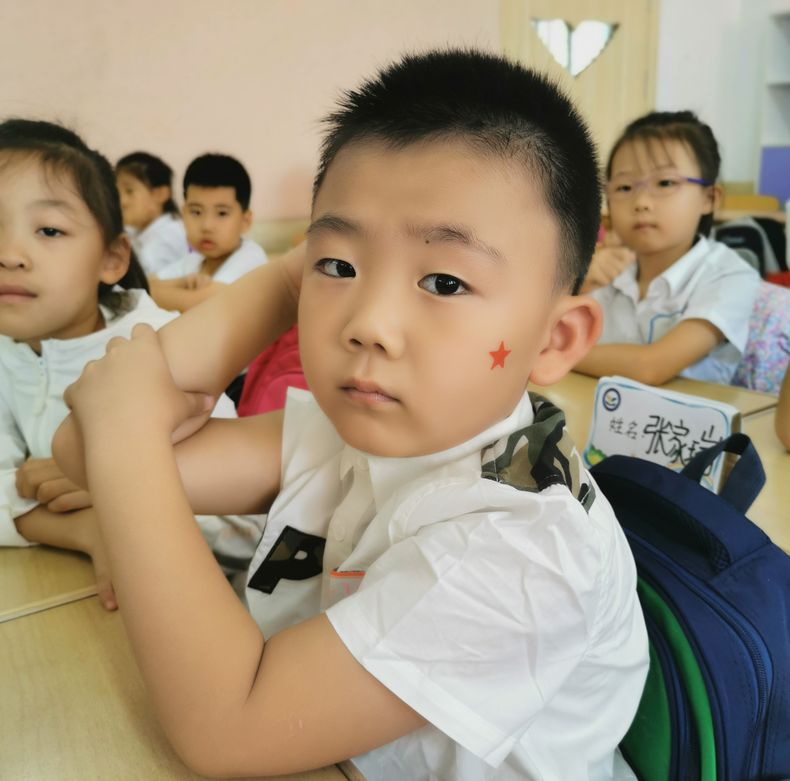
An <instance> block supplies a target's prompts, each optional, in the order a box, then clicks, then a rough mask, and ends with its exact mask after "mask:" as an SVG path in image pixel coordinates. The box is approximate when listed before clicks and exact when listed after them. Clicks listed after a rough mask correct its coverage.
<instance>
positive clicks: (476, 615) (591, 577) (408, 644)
mask: <svg viewBox="0 0 790 781" xmlns="http://www.w3.org/2000/svg"><path fill="white" fill-rule="evenodd" d="M574 501H575V500H574ZM533 505H534V506H533V508H532V510H531V511H530V510H527V511H526V512H522V511H521V510H519V512H518V513H517V514H516V513H513V512H510V511H508V510H497V511H489V512H485V511H483V512H479V513H474V514H470V515H466V516H463V517H461V518H455V519H452V520H448V521H444V522H440V523H433V524H431V525H429V526H425V527H423V528H422V529H421V530H420V531H419V532H418V533H417V534H416V535H415V536H412V537H407V538H406V539H405V540H403V541H401V542H397V543H396V544H395V545H393V546H392V547H391V548H389V549H388V550H387V551H386V553H384V554H383V555H382V556H381V557H380V558H378V559H377V560H376V561H375V562H374V563H373V565H372V566H371V567H370V568H369V569H368V571H367V573H366V575H365V576H364V578H363V580H362V584H361V585H360V588H359V590H358V591H357V592H356V593H355V594H353V595H351V596H348V597H346V598H344V599H342V600H341V601H340V602H338V603H336V604H335V605H333V606H332V607H330V608H329V609H328V610H327V613H326V615H327V617H328V618H329V620H330V622H331V623H332V626H333V627H334V629H335V631H336V632H337V634H338V636H339V637H340V639H341V640H342V641H343V643H344V644H345V645H346V647H347V648H348V650H349V651H350V652H351V654H352V655H353V656H354V657H355V658H356V659H357V661H358V662H360V664H362V666H363V667H364V668H365V669H366V670H367V671H368V672H369V673H371V674H372V675H374V676H375V677H376V678H377V679H378V680H379V681H381V682H382V683H383V684H384V685H385V686H386V687H387V688H388V689H390V691H392V692H393V693H394V694H396V695H397V696H398V697H399V698H400V699H402V700H403V701H404V702H406V703H407V704H408V705H409V706H410V707H412V708H413V709H414V710H416V711H417V712H418V713H420V714H421V715H422V716H424V717H425V718H426V719H427V720H428V721H429V722H431V724H433V725H434V726H435V727H437V728H438V729H439V730H441V731H442V732H444V733H445V734H446V735H448V736H449V737H450V738H452V739H453V740H455V741H456V742H457V743H460V744H461V745H462V746H464V747H465V748H466V749H468V750H469V751H471V752H472V753H474V754H475V755H476V756H478V757H480V758H481V759H483V760H485V761H486V762H487V763H489V764H491V765H494V766H496V765H498V764H499V763H500V762H501V761H502V760H503V759H504V757H505V756H507V754H509V753H510V751H511V750H512V749H513V748H514V747H515V745H516V744H517V742H518V740H519V739H520V737H521V736H522V735H523V734H524V733H525V732H526V730H527V729H528V728H529V726H530V724H531V723H532V722H533V721H534V720H535V719H536V718H537V717H538V716H539V714H540V713H541V710H542V709H543V708H544V707H546V705H547V703H548V702H549V701H550V700H551V699H552V698H553V697H554V696H555V695H556V693H557V692H558V690H559V689H560V688H561V687H562V686H563V684H565V682H566V681H567V680H568V678H569V677H570V676H571V674H572V673H573V672H574V670H575V669H576V668H577V666H578V665H579V664H580V662H581V660H582V659H583V657H584V654H585V651H586V650H587V648H588V645H589V643H590V638H591V636H592V633H593V625H594V622H595V614H596V607H597V603H598V589H599V583H598V581H599V575H600V561H599V554H598V549H597V546H595V545H594V544H591V543H590V537H589V533H586V532H585V531H584V528H583V525H584V524H585V523H586V524H587V525H588V527H589V521H588V519H587V516H586V513H585V512H584V510H583V509H582V508H581V506H580V505H579V506H578V509H577V510H575V509H574V508H571V507H570V503H569V502H568V501H551V500H549V501H548V502H545V501H543V500H542V499H536V501H535V502H534V503H533ZM563 529H564V530H563ZM568 530H570V531H568ZM577 533H578V537H576V536H574V535H576V534H577ZM568 534H570V536H567V535H568Z"/></svg>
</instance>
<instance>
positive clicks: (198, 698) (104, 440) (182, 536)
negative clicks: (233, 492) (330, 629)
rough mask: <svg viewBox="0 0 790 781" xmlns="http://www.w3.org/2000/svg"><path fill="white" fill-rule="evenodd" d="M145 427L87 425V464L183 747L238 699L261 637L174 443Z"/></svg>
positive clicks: (119, 589) (130, 610)
mask: <svg viewBox="0 0 790 781" xmlns="http://www.w3.org/2000/svg"><path fill="white" fill-rule="evenodd" d="M142 429H143V430H138V431H137V435H136V436H129V437H127V436H119V433H118V432H117V431H113V432H107V433H106V435H104V436H98V437H92V436H90V435H86V439H87V453H88V474H89V477H90V482H91V487H92V495H93V500H94V506H95V508H96V511H97V513H98V515H99V519H100V523H101V529H102V539H103V541H104V545H105V549H106V551H107V554H108V558H109V562H110V569H111V571H112V575H113V585H114V587H115V593H116V595H117V597H118V603H119V605H120V606H121V611H122V616H123V620H124V624H125V626H126V630H127V633H128V636H129V640H130V642H131V645H132V647H133V649H134V652H135V656H136V658H137V660H138V664H139V666H140V670H141V672H142V675H143V678H144V679H145V682H146V685H147V687H148V689H149V692H150V693H151V696H152V699H153V701H154V705H155V708H156V711H157V714H158V716H159V718H160V720H161V722H162V725H163V727H164V728H165V730H166V732H167V733H168V736H169V737H170V739H171V741H172V742H173V744H174V745H175V747H176V749H177V750H180V749H182V748H183V746H184V744H185V742H189V741H190V740H192V739H193V736H194V735H195V734H202V733H201V730H205V729H209V730H210V729H212V725H213V724H214V723H215V722H217V723H219V722H221V721H222V720H223V719H226V718H227V717H228V716H229V715H230V714H231V713H232V712H235V711H236V710H237V709H239V708H241V706H242V705H243V703H244V702H245V701H246V697H247V694H248V693H249V690H250V688H251V686H252V683H253V681H254V679H255V676H256V672H257V669H258V665H259V662H260V658H261V654H262V651H263V637H262V636H261V633H260V630H259V629H258V627H257V626H256V624H255V622H254V621H253V620H252V618H251V617H250V615H249V613H247V611H246V610H245V609H244V607H243V606H242V604H241V603H240V602H239V600H238V599H237V598H236V596H235V594H234V593H233V591H232V589H231V588H230V586H229V585H228V582H227V580H226V579H225V577H224V576H223V575H222V572H221V571H220V569H219V567H218V566H217V564H216V562H215V561H214V558H213V556H212V554H211V552H210V550H209V549H208V547H207V545H206V543H205V541H204V539H203V536H202V534H201V533H200V531H199V529H198V527H197V524H196V523H195V520H194V517H193V516H192V513H191V511H190V508H189V504H188V502H187V499H186V496H185V495H184V492H183V489H182V488H181V482H180V478H179V474H178V469H177V466H176V462H175V459H174V456H173V450H172V446H171V445H170V443H169V441H168V440H167V438H166V437H165V436H163V435H162V433H161V432H155V431H148V430H145V426H143V427H142ZM141 486H143V487H144V488H141Z"/></svg>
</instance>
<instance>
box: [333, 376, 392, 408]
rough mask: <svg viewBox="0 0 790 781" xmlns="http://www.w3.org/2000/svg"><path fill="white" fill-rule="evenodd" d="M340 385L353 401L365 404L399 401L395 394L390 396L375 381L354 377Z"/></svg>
mask: <svg viewBox="0 0 790 781" xmlns="http://www.w3.org/2000/svg"><path fill="white" fill-rule="evenodd" d="M340 387H341V390H342V391H344V392H345V394H346V395H347V396H348V398H349V399H351V400H352V401H360V402H362V403H363V404H370V405H375V404H391V403H396V402H398V399H396V398H395V397H394V396H390V395H389V394H388V393H387V392H386V391H385V390H384V389H383V388H381V387H379V386H378V385H376V383H375V382H368V381H367V380H355V379H353V378H352V379H350V380H346V382H344V383H343V384H342V385H341V386H340Z"/></svg>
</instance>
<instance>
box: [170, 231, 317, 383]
mask: <svg viewBox="0 0 790 781" xmlns="http://www.w3.org/2000/svg"><path fill="white" fill-rule="evenodd" d="M303 264H304V245H301V246H299V247H297V248H296V249H294V250H292V251H291V252H289V253H288V254H287V255H285V256H283V257H282V258H280V259H278V260H276V261H273V262H271V263H267V264H265V265H263V266H260V267H258V268H256V269H253V270H252V271H250V272H249V273H248V274H245V275H244V276H243V277H242V278H241V279H239V280H238V281H237V282H234V283H233V284H232V285H228V286H227V287H226V288H225V289H224V290H221V291H220V292H218V293H217V294H216V295H213V296H211V297H210V298H208V299H207V300H206V301H204V302H203V304H202V305H201V306H199V307H195V308H194V309H190V310H189V311H188V312H185V313H184V314H183V315H182V316H181V317H179V318H176V319H175V320H173V321H172V322H170V323H168V324H167V325H165V326H164V327H163V328H162V329H161V330H160V331H159V334H160V342H161V344H162V349H163V350H164V353H165V356H166V358H167V361H168V364H169V366H170V371H171V373H172V375H173V379H174V381H175V383H176V385H177V386H178V387H179V388H181V389H182V390H189V391H201V392H204V393H209V394H211V395H212V396H214V398H218V397H219V394H220V393H221V392H222V391H223V390H225V388H227V386H228V385H229V384H230V382H231V380H233V379H234V378H235V377H237V376H238V375H239V373H240V372H241V371H242V370H243V369H244V368H245V367H246V366H248V365H249V364H250V362H251V361H252V360H253V359H254V358H255V357H256V356H257V355H258V354H259V353H261V352H262V351H263V350H264V349H265V348H266V347H268V346H269V345H270V344H271V343H272V342H273V341H274V340H275V339H277V338H278V337H279V336H281V335H282V334H283V333H284V332H285V331H287V330H288V329H289V328H290V327H291V326H292V325H293V324H294V323H295V322H296V310H297V303H298V299H299V287H300V285H301V278H302V266H303Z"/></svg>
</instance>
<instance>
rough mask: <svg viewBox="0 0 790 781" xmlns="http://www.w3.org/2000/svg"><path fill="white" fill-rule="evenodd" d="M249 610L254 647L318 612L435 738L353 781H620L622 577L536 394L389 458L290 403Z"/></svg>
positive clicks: (629, 616) (385, 758) (629, 625)
mask: <svg viewBox="0 0 790 781" xmlns="http://www.w3.org/2000/svg"><path fill="white" fill-rule="evenodd" d="M533 403H534V409H533ZM247 600H248V603H249V607H250V610H251V612H252V615H253V616H254V618H255V620H256V621H257V622H258V624H259V625H260V626H261V628H262V630H263V633H264V635H265V636H266V637H269V636H271V635H272V634H273V633H275V632H277V631H280V630H282V629H284V628H286V627H288V626H291V625H293V624H295V623H298V622H299V621H302V620H304V619H306V618H309V617H311V616H314V615H317V614H318V613H320V612H322V611H326V614H327V617H328V618H329V620H330V621H331V623H332V626H333V627H334V629H335V630H336V632H337V634H338V635H339V637H340V638H341V640H342V641H343V643H344V644H345V645H346V647H347V648H348V650H349V651H350V652H351V653H352V654H353V655H354V657H355V658H356V659H357V660H358V661H359V662H360V664H362V665H363V666H364V667H365V669H366V670H368V672H370V673H371V674H372V675H374V676H375V677H376V678H377V679H378V680H380V681H381V682H382V683H383V684H384V685H385V686H387V687H388V688H389V689H390V690H391V691H393V692H394V693H395V694H396V695H397V696H398V697H399V698H401V699H402V700H403V701H404V702H406V703H407V704H408V705H410V706H411V707H412V708H414V709H415V710H416V711H418V712H419V713H420V714H422V715H423V716H424V717H425V718H426V719H427V720H428V721H429V722H430V724H429V725H427V726H425V727H423V728H422V729H420V730H418V731H416V732H414V733H412V734H410V735H407V736H405V737H403V738H400V739H399V740H396V741H394V742H393V743H390V744H388V745H386V746H383V747H381V748H379V749H376V750H375V751H372V752H370V753H369V754H366V755H364V756H362V757H357V758H355V760H354V761H355V763H356V764H357V765H358V766H359V768H360V770H361V771H362V772H363V774H364V775H365V776H366V778H367V779H368V781H402V780H403V779H409V781H412V780H415V781H416V780H418V779H419V780H422V779H426V780H427V779H431V781H484V779H485V780H486V781H504V780H505V779H507V780H508V781H511V780H512V781H515V780H516V779H518V780H519V781H523V780H524V779H541V780H542V781H547V780H548V779H556V781H576V780H579V781H580V780H581V779H584V780H585V781H588V780H590V779H596V781H598V780H599V779H609V778H613V777H618V778H620V777H629V778H632V777H633V776H632V775H631V774H630V771H628V770H627V768H625V766H624V763H622V760H621V759H620V758H619V755H618V754H617V753H616V750H615V747H616V746H617V744H618V743H619V741H620V739H621V738H622V736H623V735H624V734H625V732H626V731H627V729H628V727H629V726H630V723H631V720H632V719H633V716H634V714H635V712H636V708H637V705H638V703H639V699H640V696H641V692H642V687H643V685H644V681H645V677H646V674H647V666H648V651H647V635H646V631H645V627H644V620H643V616H642V612H641V609H640V606H639V602H638V600H637V597H636V572H635V566H634V562H633V558H632V556H631V552H630V549H629V548H628V544H627V542H626V540H625V537H624V535H623V533H622V530H621V529H620V526H619V524H618V523H617V521H616V519H615V517H614V513H613V511H612V509H611V507H610V505H609V504H608V502H607V501H606V499H605V498H604V497H603V496H602V495H601V494H600V492H598V491H597V489H596V487H595V484H594V482H593V480H592V478H591V476H590V475H589V474H588V473H587V472H586V471H585V469H584V466H583V464H582V462H581V459H580V458H579V454H578V452H577V451H576V449H575V447H574V445H573V443H572V442H571V441H570V437H569V435H568V432H567V429H566V428H565V423H564V415H563V414H562V412H561V411H560V410H558V409H557V408H556V407H554V406H553V405H551V404H550V403H549V402H546V401H545V400H542V399H540V398H539V397H533V399H530V396H529V395H525V396H524V398H523V399H522V401H521V402H520V403H519V405H518V407H517V408H516V410H515V411H514V412H513V414H512V415H511V416H510V417H509V418H507V419H506V420H504V421H502V422H501V423H498V424H497V425H495V426H493V427H492V428H490V429H488V430H487V431H485V432H483V433H482V434H480V435H479V436H477V437H475V438H474V439H472V440H470V441H469V442H466V443H464V444H462V445H459V446H458V447H455V448H452V449H451V450H448V451H445V452H442V453H437V454H433V455H428V456H421V457H417V458H401V459H398V458H383V457H376V456H369V455H366V454H364V453H360V452H358V451H356V450H354V449H353V448H351V447H349V446H347V445H346V444H345V443H344V442H343V441H342V439H341V438H340V437H339V436H338V434H337V432H336V431H335V429H334V427H333V426H332V424H331V422H330V421H329V420H328V419H327V417H326V416H325V415H324V414H323V413H322V412H321V410H320V408H319V407H318V405H317V404H316V402H315V400H314V399H313V397H312V395H311V394H310V393H308V392H307V391H302V390H296V389H290V390H289V392H288V401H287V404H286V411H285V422H284V430H283V463H282V485H281V491H280V494H279V495H278V497H277V499H276V500H275V502H274V504H273V506H272V509H271V511H270V513H269V519H268V522H267V526H266V529H265V531H264V535H263V537H262V539H261V543H260V545H259V547H258V550H257V551H256V553H255V556H254V557H253V560H252V563H251V565H250V570H249V576H248V585H247Z"/></svg>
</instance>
